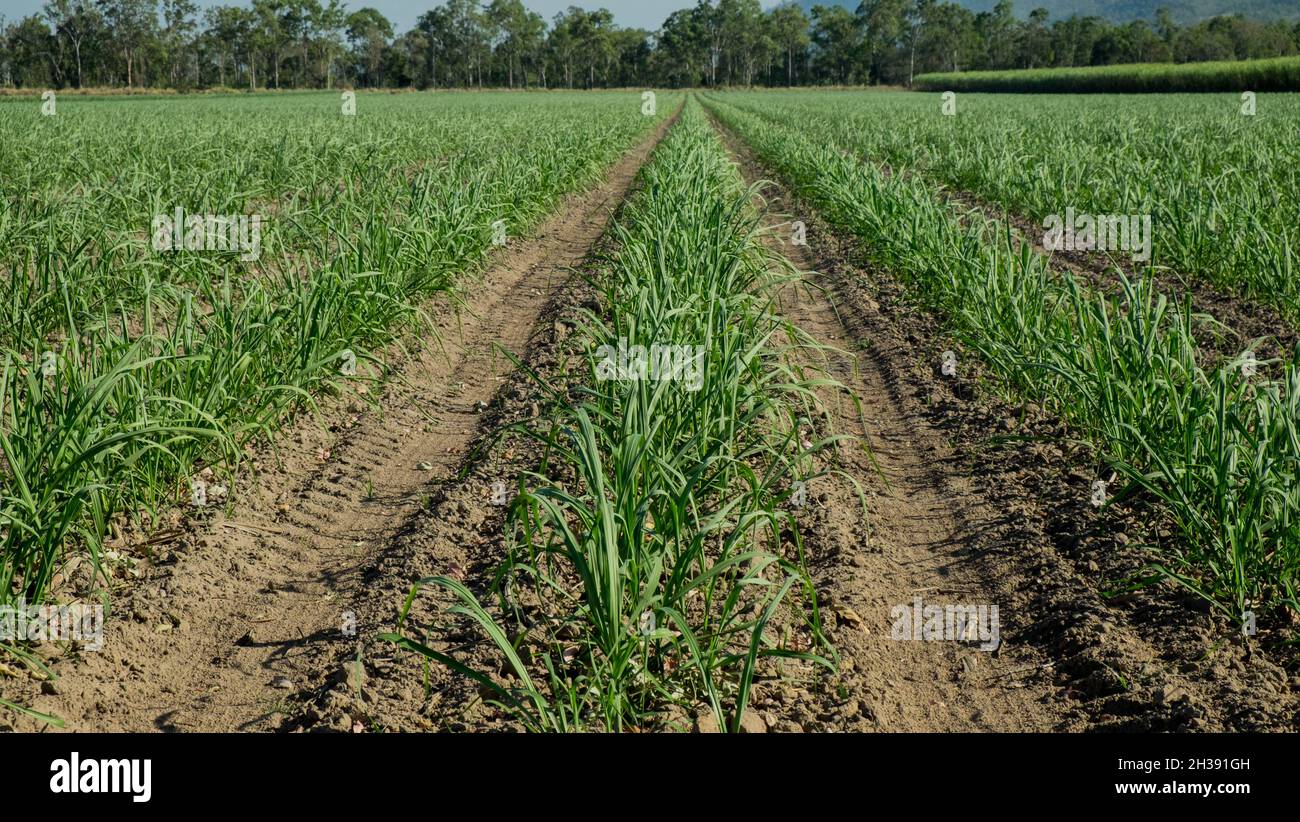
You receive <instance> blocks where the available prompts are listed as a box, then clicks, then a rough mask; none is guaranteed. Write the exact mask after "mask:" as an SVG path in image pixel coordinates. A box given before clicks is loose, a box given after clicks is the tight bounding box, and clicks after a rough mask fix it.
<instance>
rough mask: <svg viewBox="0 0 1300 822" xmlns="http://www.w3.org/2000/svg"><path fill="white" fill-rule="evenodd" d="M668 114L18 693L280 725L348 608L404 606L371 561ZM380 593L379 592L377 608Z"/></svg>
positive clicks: (116, 710)
mask: <svg viewBox="0 0 1300 822" xmlns="http://www.w3.org/2000/svg"><path fill="white" fill-rule="evenodd" d="M675 119H676V117H675V116H670V117H668V118H665V120H664V121H663V122H661V123H660V124H659V125H658V126H656V128H655V130H654V132H653V133H652V134H651V135H650V136H649V137H647V138H646V139H645V140H644V141H643V142H642V143H641V144H640V145H639V146H637V147H636V148H634V149H632V150H631V151H629V152H627V153H626V154H625V155H624V156H623V157H622V158H621V159H620V160H619V161H618V162H617V163H616V164H615V165H614V166H613V167H612V168H610V169H609V170H608V171H607V172H606V174H605V178H604V181H603V182H602V183H600V184H598V185H597V186H596V187H595V188H593V189H591V190H590V191H588V192H586V193H584V194H579V195H573V196H571V197H570V198H569V200H568V201H567V202H566V203H565V204H564V205H563V206H562V207H561V208H560V209H559V210H558V211H557V214H556V215H555V216H553V217H552V218H550V219H549V220H547V221H546V222H544V223H543V224H542V225H541V226H540V227H538V229H536V231H535V232H534V234H533V236H532V237H530V238H526V239H524V240H522V241H520V242H518V243H517V244H512V246H510V247H508V248H507V249H506V251H505V252H504V255H503V256H502V257H501V258H500V259H499V260H498V261H497V262H495V263H494V264H493V265H492V266H491V268H490V269H489V270H488V271H487V273H486V274H485V275H484V277H483V279H482V282H480V283H475V284H473V285H471V286H470V287H469V293H470V294H471V295H472V297H471V299H470V304H471V310H472V312H473V313H468V312H467V313H465V314H464V315H463V316H453V314H452V312H451V311H450V309H448V308H446V307H445V306H439V307H438V308H437V309H436V310H435V311H436V314H437V317H438V319H437V323H438V325H439V326H440V336H441V337H442V345H441V348H439V346H436V345H427V344H426V345H421V346H419V348H418V350H417V351H416V352H414V354H413V355H412V357H411V359H410V361H409V362H408V363H406V365H405V367H404V368H403V369H402V371H401V372H400V373H399V374H394V375H392V376H391V378H390V380H389V381H388V382H387V384H386V385H385V387H384V389H383V396H382V397H381V399H380V402H379V407H378V408H377V409H371V410H369V411H366V410H365V409H364V408H362V407H360V406H359V404H358V403H357V401H356V400H355V399H354V400H353V401H352V402H351V403H349V404H346V407H344V406H345V404H344V403H342V402H340V403H326V404H325V405H324V406H323V407H322V412H321V413H320V414H318V415H317V418H318V419H320V418H322V417H326V416H335V417H342V418H343V421H342V422H338V421H337V419H336V420H334V421H332V424H331V427H332V429H333V430H332V431H326V430H322V428H321V426H320V424H319V423H318V422H316V421H314V420H310V419H304V420H301V421H300V422H299V423H298V424H296V425H295V426H294V428H293V430H292V432H291V435H290V436H289V437H288V438H287V439H288V442H287V443H286V445H285V446H284V448H283V451H282V453H281V455H280V457H279V460H278V463H279V464H278V465H277V466H266V467H265V468H264V469H263V471H262V475H261V476H260V477H259V478H257V479H256V480H254V481H253V482H252V483H251V484H250V487H247V488H241V489H240V493H239V494H238V495H237V501H238V503H239V506H238V510H237V511H236V512H235V513H234V515H233V516H231V517H229V518H227V517H226V516H224V515H220V514H218V515H216V516H214V517H212V518H211V519H208V520H206V521H204V522H202V523H201V524H199V525H198V526H197V527H196V528H194V529H193V530H192V532H191V533H190V534H188V535H186V537H185V538H184V539H183V540H182V544H181V545H180V546H177V548H176V550H175V554H174V556H176V557H177V558H176V561H175V562H173V563H163V564H157V565H155V566H154V567H152V568H150V569H149V570H148V571H147V572H146V574H145V575H144V579H143V580H142V581H141V582H140V583H139V584H137V585H136V586H134V587H133V588H132V589H131V590H130V591H129V593H126V592H124V594H123V595H119V596H120V598H115V599H114V602H113V607H112V614H110V616H109V617H108V619H107V624H106V627H105V638H104V647H103V650H102V651H99V652H81V653H79V654H70V655H68V656H66V657H62V658H56V659H54V660H53V663H52V664H53V670H54V672H55V674H56V675H57V676H58V679H57V681H56V682H55V683H52V684H47V685H45V686H42V687H41V689H40V690H36V688H37V686H35V685H34V684H33V685H32V687H31V690H30V692H29V693H21V694H18V695H17V696H18V698H19V699H20V700H21V701H22V702H23V704H28V705H31V706H32V707H34V708H36V709H37V710H40V711H45V712H49V713H53V714H56V715H58V716H61V717H63V718H64V719H65V720H66V721H67V729H68V730H74V731H147V730H162V731H234V730H271V729H275V728H278V727H281V726H282V725H283V724H284V723H285V720H286V718H287V716H288V715H289V714H290V713H291V712H292V711H293V707H292V703H291V699H294V698H295V697H294V695H296V694H298V693H300V692H304V691H307V690H310V689H312V688H313V687H315V686H317V685H319V682H318V678H319V677H320V675H321V674H322V673H323V672H327V671H330V670H337V669H338V663H339V662H340V661H341V660H343V659H345V658H346V657H347V655H348V652H349V650H350V649H351V648H352V647H354V646H356V643H357V639H356V638H355V637H351V636H346V635H345V634H344V629H345V628H346V627H348V625H349V621H350V620H351V619H352V618H353V614H355V613H357V612H359V611H360V612H367V613H374V612H383V613H387V614H390V615H391V614H393V613H394V608H395V607H396V606H398V605H400V599H399V600H397V601H391V598H390V597H389V591H388V590H387V587H383V586H381V587H378V588H377V589H375V588H371V587H370V583H371V582H372V580H370V579H368V574H367V570H368V569H371V568H373V567H374V566H375V565H376V564H378V563H379V562H380V561H381V558H382V557H383V555H384V554H385V552H386V550H387V548H388V546H389V544H390V543H391V542H392V541H393V540H394V539H396V538H397V537H398V536H399V534H400V533H401V532H402V530H403V528H404V525H405V523H407V522H408V521H409V520H411V519H412V518H413V517H415V516H417V515H418V514H419V513H420V512H421V510H422V508H423V505H424V503H425V502H426V501H427V500H428V498H429V496H430V495H431V494H432V493H433V492H434V491H436V489H437V488H438V486H439V485H440V484H441V483H443V482H447V481H452V480H453V479H454V477H455V475H456V471H457V468H458V466H460V465H461V464H462V463H463V462H464V460H465V459H466V457H467V455H468V452H469V450H470V446H471V444H472V443H473V441H474V440H475V439H476V437H478V436H479V434H480V433H482V428H483V427H484V423H483V420H482V416H483V411H484V409H485V408H486V407H487V404H488V402H489V401H490V400H492V398H493V396H494V395H495V394H496V392H497V391H498V389H499V387H500V385H501V384H502V383H504V382H505V381H506V379H507V375H509V374H510V372H511V371H512V370H513V363H512V362H511V361H510V359H509V358H507V357H505V356H504V355H502V354H501V353H500V352H499V351H498V350H497V346H500V347H501V348H503V349H505V350H507V351H510V352H512V353H513V354H515V355H516V356H522V355H524V353H525V351H526V349H527V348H528V347H529V346H530V345H531V344H532V337H533V331H534V328H535V326H536V324H537V322H538V319H539V318H540V317H541V314H542V310H543V307H544V306H545V305H546V304H547V303H548V299H549V298H550V297H551V296H553V295H554V294H556V293H557V292H558V290H559V289H560V288H561V286H562V285H563V284H564V283H565V282H566V281H567V279H568V276H569V271H570V269H571V268H572V267H574V266H576V265H578V264H579V263H580V262H581V261H582V260H584V259H585V258H586V257H587V254H588V251H589V249H590V248H591V247H592V245H593V244H594V243H595V242H596V240H597V239H598V238H599V237H600V236H601V235H602V234H603V232H604V230H605V227H606V225H607V223H608V221H609V219H610V217H611V215H612V213H613V211H614V209H615V208H616V207H617V206H618V205H619V204H620V203H621V202H622V201H623V199H624V198H625V196H626V194H627V192H628V191H629V189H630V188H631V186H632V184H633V181H634V180H635V178H636V175H637V173H638V171H639V170H640V168H641V166H642V165H643V164H644V162H645V160H646V158H647V157H648V156H649V154H650V152H651V151H652V149H653V148H654V146H655V145H656V144H657V143H658V142H659V140H660V139H661V138H662V137H663V135H664V134H665V133H666V132H667V130H668V129H669V128H670V127H671V125H672V123H673V122H675ZM326 422H330V421H326ZM375 596H382V597H384V598H385V601H384V602H383V603H377V604H376V603H371V602H370V600H371V599H372V598H373V597H375ZM116 614H124V615H126V616H127V617H129V618H115V616H114V615H116ZM364 629H365V628H364V627H363V626H360V625H359V626H358V627H357V631H358V633H359V632H360V631H362V630H364ZM7 695H8V694H7ZM17 722H18V725H19V726H21V727H22V728H23V729H26V730H40V729H44V728H45V726H43V725H38V724H35V723H33V722H31V721H30V720H26V719H19V720H17Z"/></svg>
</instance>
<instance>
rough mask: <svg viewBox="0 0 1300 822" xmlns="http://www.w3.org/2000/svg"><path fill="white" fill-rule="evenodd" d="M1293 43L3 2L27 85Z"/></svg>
mask: <svg viewBox="0 0 1300 822" xmlns="http://www.w3.org/2000/svg"><path fill="white" fill-rule="evenodd" d="M1298 52H1300V24H1296V23H1288V22H1270V23H1264V22H1257V21H1253V20H1248V19H1246V18H1244V17H1241V16H1224V17H1215V18H1213V19H1210V20H1206V21H1202V22H1199V23H1196V24H1192V25H1187V26H1179V25H1177V24H1176V23H1175V22H1174V21H1173V19H1172V17H1171V15H1170V14H1169V12H1168V11H1167V10H1163V9H1162V10H1160V11H1159V12H1157V14H1156V16H1155V19H1154V20H1153V21H1150V22H1148V21H1145V20H1137V21H1134V22H1130V23H1123V24H1117V23H1112V22H1109V21H1107V20H1105V19H1102V18H1100V17H1077V16H1075V17H1070V18H1067V19H1058V20H1054V21H1053V20H1050V19H1049V14H1048V12H1047V11H1046V10H1045V9H1037V10H1035V11H1033V12H1031V13H1030V14H1029V16H1028V18H1027V19H1025V20H1019V19H1017V18H1016V17H1015V16H1014V15H1013V14H1012V5H1011V2H1010V0H1001V2H999V3H998V4H997V6H996V7H995V8H994V9H993V10H992V11H988V12H980V13H976V12H972V11H970V10H969V9H966V8H964V7H962V6H960V5H957V4H956V3H950V2H939V0H862V2H861V4H860V5H858V6H857V8H856V9H855V10H852V11H851V10H849V9H848V8H845V7H842V6H838V5H830V6H824V5H814V6H812V8H811V10H810V11H809V12H805V11H804V10H803V9H802V8H801V7H800V6H798V5H794V4H792V3H785V4H782V5H778V6H776V7H774V8H772V9H770V10H766V11H765V10H764V9H763V8H762V6H761V5H760V2H759V0H698V5H696V6H694V7H692V8H687V9H683V10H680V11H675V12H673V13H672V14H671V15H669V16H668V18H667V19H666V20H665V21H664V22H663V24H662V25H661V26H660V27H659V29H658V30H656V31H647V30H645V29H639V28H624V27H621V26H619V25H618V24H617V23H616V22H615V20H614V16H613V15H612V14H611V13H610V12H609V11H608V10H606V9H603V8H601V9H596V10H595V11H590V10H586V9H583V8H580V7H577V6H570V7H569V8H568V9H566V10H565V11H563V12H561V13H559V14H557V15H556V16H555V17H554V19H552V20H550V21H549V22H548V21H546V20H544V19H543V18H542V17H541V16H540V15H538V14H537V13H535V12H533V11H530V10H529V9H528V8H526V7H525V6H524V5H523V3H522V2H521V0H445V1H444V2H443V3H442V4H441V5H439V6H437V7H436V8H433V9H431V10H429V11H426V12H424V13H423V14H421V15H420V17H419V18H418V19H417V21H416V24H415V26H414V28H412V29H411V30H410V31H406V32H404V33H401V34H398V33H397V32H396V31H395V29H394V27H393V24H392V22H391V21H389V20H388V19H387V18H386V17H384V15H383V14H381V13H380V12H378V11H376V10H375V9H373V8H369V7H364V8H359V9H357V10H355V11H351V10H349V9H348V8H347V7H346V5H345V4H344V3H343V2H341V1H340V0H326V2H321V0H252V3H251V4H249V5H247V6H233V5H231V6H215V7H210V8H207V9H205V10H203V12H202V13H201V14H200V11H199V8H198V6H197V5H196V3H195V2H194V0H161V2H160V1H159V0H50V2H47V3H46V4H45V6H44V7H43V9H42V12H41V13H40V14H34V15H30V16H28V17H24V18H22V19H20V20H17V21H13V22H6V21H4V20H3V18H0V85H5V86H10V87H19V88H33V87H42V88H81V87H87V86H96V87H127V88H146V89H147V88H175V89H180V90H188V89H199V88H213V87H229V88H247V89H250V90H256V89H266V88H274V89H280V88H337V87H341V86H346V87H374V88H385V87H387V88H406V87H414V88H471V87H477V88H482V87H509V88H601V87H628V86H659V87H668V86H671V87H683V86H723V85H727V86H730V85H746V86H747V85H770V86H788V85H818V84H893V85H910V83H911V81H912V78H913V77H914V76H915V75H917V74H921V73H924V72H930V71H966V70H973V69H1011V68H1039V67H1051V66H1090V65H1111V64H1116V63H1143V62H1192V61H1202V60H1240V59H1251V58H1260V57H1278V56H1286V55H1293V54H1296V53H1298Z"/></svg>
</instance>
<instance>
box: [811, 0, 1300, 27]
mask: <svg viewBox="0 0 1300 822" xmlns="http://www.w3.org/2000/svg"><path fill="white" fill-rule="evenodd" d="M1013 1H1014V3H1015V10H1016V16H1017V17H1020V18H1025V17H1028V16H1029V12H1031V11H1033V10H1034V9H1037V8H1044V9H1047V10H1048V11H1049V12H1050V13H1051V15H1052V19H1053V20H1057V19H1063V18H1066V17H1069V16H1071V15H1075V14H1077V15H1079V16H1080V17H1088V16H1094V17H1104V18H1105V19H1107V20H1110V21H1112V22H1115V23H1128V22H1130V21H1132V20H1153V19H1155V16H1156V9H1158V8H1161V7H1164V8H1167V9H1169V11H1170V12H1171V13H1172V14H1173V18H1174V20H1175V21H1176V22H1178V23H1181V24H1184V25H1185V24H1187V23H1196V22H1199V21H1201V20H1204V19H1206V18H1207V17H1214V16H1216V15H1219V14H1242V15H1245V16H1246V17H1248V18H1250V19H1252V20H1296V19H1300V4H1297V3H1296V2H1295V0H1013ZM818 2H820V5H823V6H844V7H845V8H847V9H848V10H849V11H853V10H854V9H856V8H857V7H858V4H859V3H860V2H861V0H798V3H799V5H801V6H803V8H804V9H805V10H807V9H811V8H812V7H813V6H814V5H817V4H818ZM957 2H958V4H959V5H962V6H965V7H966V8H968V9H970V10H971V11H974V12H981V11H991V10H992V9H993V6H995V5H996V4H997V0H957Z"/></svg>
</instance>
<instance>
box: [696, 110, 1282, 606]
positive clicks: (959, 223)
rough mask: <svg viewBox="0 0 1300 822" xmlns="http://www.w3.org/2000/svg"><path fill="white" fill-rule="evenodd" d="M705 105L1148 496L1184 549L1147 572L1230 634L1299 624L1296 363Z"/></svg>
mask: <svg viewBox="0 0 1300 822" xmlns="http://www.w3.org/2000/svg"><path fill="white" fill-rule="evenodd" d="M710 105H711V106H713V107H714V108H715V110H716V111H717V113H718V115H719V116H720V117H721V118H722V119H723V120H724V121H725V122H726V123H728V124H729V125H730V126H731V127H733V128H735V129H736V130H737V131H738V132H739V133H740V134H741V135H742V136H743V137H744V138H745V139H746V140H747V141H748V142H749V143H750V144H751V145H752V146H753V147H754V149H755V150H756V151H757V152H758V154H759V155H760V156H761V157H762V159H763V160H764V161H765V162H766V163H768V164H769V165H770V166H771V167H772V168H773V169H775V170H777V171H779V172H780V173H781V174H782V175H784V176H785V177H787V178H788V179H789V180H790V181H792V183H793V184H794V185H795V186H796V187H797V188H798V190H799V191H800V192H801V193H802V194H803V195H804V196H806V197H808V198H809V199H810V200H811V201H812V202H813V203H814V204H816V205H817V206H818V207H819V208H820V209H821V210H823V211H824V213H825V214H826V215H827V217H828V218H829V219H830V220H832V221H833V222H834V223H835V224H836V225H837V226H838V227H840V228H841V229H842V230H844V231H846V232H848V233H850V234H852V235H855V236H857V237H859V238H861V239H862V241H863V242H864V244H865V248H866V250H867V252H868V253H869V254H870V255H871V256H872V257H874V258H875V259H876V260H878V261H879V262H880V263H882V264H883V265H885V266H887V267H888V268H889V269H890V270H891V271H894V272H896V273H898V274H899V275H900V276H902V277H903V278H905V280H906V281H907V282H908V283H909V284H910V285H911V287H912V288H913V289H914V290H915V292H916V293H917V294H918V295H919V296H920V297H921V298H922V299H923V300H924V301H925V302H926V303H927V304H929V305H930V306H931V307H933V308H934V309H936V310H938V311H939V312H941V313H942V314H943V315H944V316H945V317H946V318H947V319H948V321H949V323H950V326H951V328H952V330H953V332H954V333H955V334H956V335H957V336H958V337H959V339H961V341H962V342H964V343H965V344H967V345H969V346H970V347H971V348H973V349H975V350H976V351H978V352H979V353H980V355H981V356H982V357H983V358H984V360H985V361H987V362H988V363H989V364H990V366H991V367H992V369H993V371H994V372H995V373H996V374H997V375H999V376H1000V377H1001V379H1002V380H1003V384H1004V386H1005V387H1007V388H1008V389H1009V390H1012V391H1014V392H1015V393H1017V394H1018V395H1020V396H1023V397H1029V398H1032V399H1034V400H1036V401H1038V402H1040V403H1042V404H1043V405H1044V406H1045V407H1047V408H1049V409H1051V410H1053V411H1054V412H1056V413H1057V414H1059V415H1060V416H1062V417H1064V418H1065V419H1067V420H1068V421H1070V422H1071V423H1072V424H1073V425H1074V426H1075V427H1076V428H1077V430H1078V431H1079V432H1080V433H1081V434H1082V435H1083V436H1084V437H1085V438H1087V439H1089V440H1091V441H1092V442H1093V443H1094V444H1095V445H1096V447H1097V449H1098V451H1099V453H1100V455H1101V456H1102V459H1103V460H1104V462H1105V463H1106V465H1107V466H1108V471H1115V472H1117V473H1118V474H1119V475H1120V476H1121V477H1123V478H1124V480H1125V481H1126V487H1124V488H1122V489H1118V491H1119V494H1120V495H1121V496H1123V495H1128V494H1133V493H1137V492H1147V493H1149V494H1151V495H1153V496H1154V497H1155V498H1156V499H1157V500H1158V501H1159V502H1160V503H1161V505H1162V507H1163V509H1164V510H1165V511H1166V512H1168V515H1169V517H1170V518H1171V519H1172V520H1173V522H1174V523H1176V525H1177V527H1178V531H1179V539H1177V540H1175V541H1169V542H1166V543H1164V544H1163V545H1161V546H1159V550H1160V553H1159V554H1158V556H1157V557H1156V558H1155V559H1153V563H1152V568H1153V569H1154V570H1156V571H1158V572H1160V575H1162V576H1163V577H1164V578H1167V579H1172V580H1175V581H1177V582H1178V583H1180V584H1182V585H1184V586H1186V587H1187V588H1188V589H1190V590H1192V591H1194V592H1196V593H1197V594H1199V595H1201V596H1203V597H1204V598H1205V599H1207V600H1208V601H1210V602H1211V603H1213V604H1215V605H1216V606H1218V607H1219V608H1220V609H1222V611H1223V612H1224V613H1225V614H1226V615H1228V616H1230V617H1231V618H1234V619H1240V618H1242V614H1243V613H1244V612H1246V611H1252V612H1258V613H1259V614H1261V615H1263V614H1265V613H1267V612H1277V611H1278V610H1279V609H1280V610H1287V609H1289V610H1291V611H1300V599H1297V585H1298V584H1300V576H1298V572H1300V517H1298V516H1297V513H1298V512H1300V394H1297V387H1298V383H1297V380H1300V351H1297V352H1295V354H1294V355H1293V356H1292V357H1291V358H1290V359H1288V360H1287V361H1286V362H1281V363H1277V362H1274V363H1266V364H1265V365H1264V366H1263V367H1262V368H1261V369H1260V373H1259V375H1258V376H1254V377H1250V376H1246V375H1245V374H1244V373H1243V370H1242V369H1241V368H1240V363H1238V362H1226V363H1220V364H1218V366H1217V367H1215V368H1213V369H1210V368H1206V367H1203V366H1202V364H1201V363H1200V362H1199V360H1198V350H1199V346H1198V344H1197V340H1196V334H1197V333H1198V332H1197V328H1198V323H1197V321H1196V318H1194V317H1193V316H1192V314H1191V313H1190V310H1189V309H1188V308H1187V307H1186V306H1181V307H1180V306H1174V305H1171V304H1170V303H1169V302H1168V301H1167V300H1166V298H1165V297H1164V296H1163V295H1161V294H1160V293H1159V292H1158V290H1157V289H1156V287H1155V285H1154V283H1153V281H1152V280H1149V279H1144V280H1142V281H1139V282H1129V281H1127V280H1125V281H1124V282H1123V290H1122V293H1121V294H1120V295H1118V296H1114V297H1110V296H1105V295H1102V294H1098V293H1094V292H1092V291H1090V290H1088V289H1087V288H1086V287H1084V286H1083V285H1082V284H1080V283H1079V282H1078V281H1076V280H1075V279H1074V278H1073V277H1072V276H1070V275H1069V273H1068V272H1055V271H1052V270H1050V269H1049V266H1048V264H1047V261H1046V259H1045V258H1043V257H1041V256H1038V255H1035V254H1034V253H1033V252H1032V251H1031V250H1030V249H1029V248H1028V246H1017V245H1016V243H1015V242H1014V241H1013V239H1012V237H1011V235H1010V233H1009V232H1008V231H1007V229H1006V226H1004V225H1000V224H997V223H994V222H992V221H985V220H971V221H969V223H965V222H963V220H962V219H961V217H962V215H961V214H960V213H959V211H958V209H957V208H955V207H953V206H952V205H950V204H948V203H946V202H944V201H942V199H941V198H939V197H937V196H936V194H935V192H934V191H933V190H931V189H930V188H929V187H928V186H927V185H926V184H925V183H924V182H921V181H918V180H916V179H915V178H908V177H903V176H899V175H887V174H885V173H883V172H881V171H880V170H879V169H878V168H876V166H875V165H874V164H871V163H864V162H861V161H859V160H857V159H854V158H853V157H849V156H846V155H845V154H844V153H843V152H842V151H841V150H840V149H839V147H838V146H837V145H836V144H835V142H834V141H833V140H829V139H826V138H824V137H821V136H815V135H816V134H819V133H817V132H810V131H809V130H808V129H807V128H806V126H805V125H804V124H802V123H801V124H799V125H794V124H789V125H787V124H779V123H775V122H773V121H772V120H770V119H767V118H763V117H759V116H757V115H754V114H750V113H747V112H745V111H742V110H740V109H738V108H735V107H733V106H731V105H728V104H727V103H725V102H723V101H721V100H720V99H718V98H711V99H710Z"/></svg>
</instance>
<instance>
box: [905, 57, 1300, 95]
mask: <svg viewBox="0 0 1300 822" xmlns="http://www.w3.org/2000/svg"><path fill="white" fill-rule="evenodd" d="M915 85H916V87H917V88H918V89H919V90H921V91H989V92H1029V93H1034V94H1043V93H1053V94H1135V93H1136V94H1141V93H1151V94H1169V93H1172V92H1207V91H1300V57H1274V58H1270V59H1265V60H1220V61H1212V62H1204V63H1132V64H1126V65H1118V66H1084V67H1081V68H1041V69H1021V70H1013V71H961V72H938V73H932V74H921V75H918V76H917V77H916V81H915Z"/></svg>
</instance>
